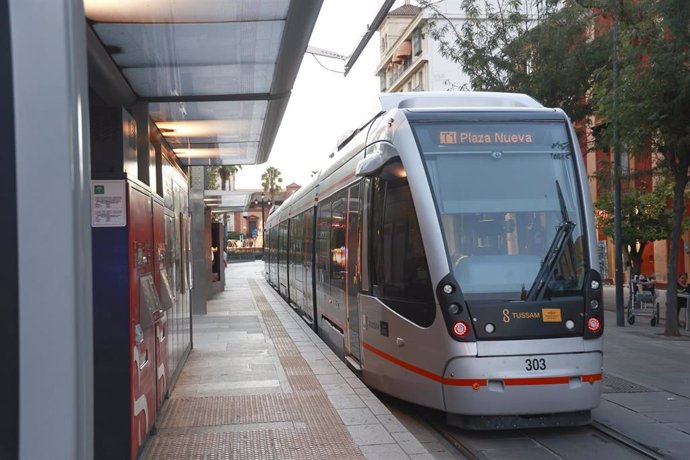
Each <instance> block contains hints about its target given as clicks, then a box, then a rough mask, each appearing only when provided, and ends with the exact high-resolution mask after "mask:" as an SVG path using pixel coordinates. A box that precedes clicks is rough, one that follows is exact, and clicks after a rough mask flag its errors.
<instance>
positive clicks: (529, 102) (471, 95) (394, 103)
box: [379, 91, 544, 111]
mask: <svg viewBox="0 0 690 460" xmlns="http://www.w3.org/2000/svg"><path fill="white" fill-rule="evenodd" d="M379 101H380V103H381V108H382V109H383V110H384V111H388V110H391V109H395V108H399V109H412V108H415V109H421V108H543V107H544V106H543V105H541V104H540V103H539V102H537V101H536V100H535V99H534V98H532V97H531V96H528V95H526V94H519V93H492V92H479V91H426V92H408V93H382V94H380V95H379Z"/></svg>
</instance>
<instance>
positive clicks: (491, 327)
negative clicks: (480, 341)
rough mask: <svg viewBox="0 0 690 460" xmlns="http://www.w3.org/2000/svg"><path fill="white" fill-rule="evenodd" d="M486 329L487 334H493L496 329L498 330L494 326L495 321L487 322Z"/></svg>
mask: <svg viewBox="0 0 690 460" xmlns="http://www.w3.org/2000/svg"><path fill="white" fill-rule="evenodd" d="M484 331H486V333H487V334H493V333H494V331H496V326H494V324H493V323H486V324H485V325H484Z"/></svg>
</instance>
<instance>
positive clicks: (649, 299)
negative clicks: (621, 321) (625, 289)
mask: <svg viewBox="0 0 690 460" xmlns="http://www.w3.org/2000/svg"><path fill="white" fill-rule="evenodd" d="M657 297H658V294H657V292H656V288H655V286H654V279H653V278H646V277H644V276H640V277H638V276H637V275H635V276H634V277H633V278H632V280H631V282H630V301H629V302H628V315H627V316H628V324H630V325H632V324H635V316H636V315H637V316H649V317H651V319H650V321H649V323H650V324H651V325H652V326H656V325H657V324H658V323H659V302H657V300H656V299H657Z"/></svg>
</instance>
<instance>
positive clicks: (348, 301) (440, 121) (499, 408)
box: [265, 92, 604, 429]
mask: <svg viewBox="0 0 690 460" xmlns="http://www.w3.org/2000/svg"><path fill="white" fill-rule="evenodd" d="M379 100H380V104H381V110H380V112H379V113H378V114H377V115H376V116H375V117H373V118H372V119H371V120H369V121H367V122H366V123H365V124H364V125H363V126H361V127H360V128H358V129H357V130H355V131H354V132H351V133H349V134H348V135H346V136H344V138H343V139H342V140H341V141H340V142H339V144H338V146H337V151H336V152H335V153H334V154H333V155H332V160H331V164H330V165H329V166H327V167H326V168H324V169H323V170H321V171H320V173H319V174H318V175H317V176H316V177H314V178H313V179H312V181H311V182H310V183H309V184H307V185H306V186H304V187H302V188H301V189H300V190H299V191H297V192H296V193H295V194H293V195H292V196H290V197H289V198H288V199H287V200H286V201H285V202H284V203H283V205H282V206H281V207H280V208H279V209H277V210H276V211H275V212H273V213H272V214H271V215H270V216H269V217H268V219H267V223H266V231H267V255H266V260H265V262H266V277H267V279H268V281H269V283H270V284H271V285H272V286H273V287H274V288H275V289H276V290H278V292H279V293H280V295H281V296H282V297H284V298H285V299H286V300H287V301H288V302H289V303H290V305H291V306H292V307H293V308H294V309H295V310H296V311H297V312H298V313H299V314H301V315H302V317H303V318H304V319H305V321H307V322H309V323H310V324H312V325H313V328H314V330H315V331H317V333H318V334H319V335H320V336H321V337H322V338H323V340H324V341H325V342H327V343H328V344H329V345H330V346H331V347H332V348H333V350H334V351H335V352H336V353H337V354H338V355H339V356H341V357H342V358H343V359H344V360H345V361H346V362H347V363H349V365H350V366H351V367H352V368H353V369H354V370H355V371H357V372H358V374H359V375H360V376H361V378H362V380H363V381H364V382H365V383H366V384H367V385H369V386H370V387H372V388H375V389H377V390H380V391H382V392H385V393H388V394H390V395H392V396H395V397H397V398H400V399H403V400H406V401H410V402H413V403H416V404H419V405H422V406H426V407H430V408H434V409H438V410H441V411H444V412H445V413H446V414H447V416H448V422H449V423H451V424H454V425H458V426H462V427H466V428H471V429H510V428H525V427H540V426H556V425H557V426H565V425H581V424H586V423H588V422H589V421H590V420H591V412H590V411H591V409H593V408H595V407H596V406H598V404H599V402H600V398H601V379H602V345H603V339H602V334H603V328H604V324H603V321H604V316H603V306H602V305H603V303H602V283H601V277H600V274H599V273H598V272H597V270H596V266H597V264H596V261H597V258H596V244H595V243H596V242H595V230H594V217H593V216H594V213H593V209H592V204H591V199H590V194H589V188H588V184H587V174H586V171H585V168H584V164H583V161H582V154H581V151H580V148H579V145H578V142H577V138H576V135H575V131H574V129H573V127H572V124H571V123H570V121H569V119H568V117H567V115H566V114H565V113H564V112H563V111H562V110H560V109H554V108H545V107H543V106H542V105H541V104H539V103H538V102H536V101H535V100H534V99H532V98H531V97H529V96H527V95H524V94H507V93H478V92H443V93H438V92H436V93H434V92H426V93H391V94H382V95H381V96H380V97H379Z"/></svg>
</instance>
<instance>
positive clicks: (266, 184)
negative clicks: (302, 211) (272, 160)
mask: <svg viewBox="0 0 690 460" xmlns="http://www.w3.org/2000/svg"><path fill="white" fill-rule="evenodd" d="M280 174H281V173H280V171H279V170H278V169H277V168H274V167H273V166H269V167H268V168H266V170H265V171H264V173H263V174H262V175H261V186H262V187H263V189H264V193H268V195H269V196H270V197H271V201H273V202H275V199H274V198H275V194H276V192H279V191H280V190H281V186H280V184H281V183H282V182H283V178H282V177H280Z"/></svg>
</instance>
